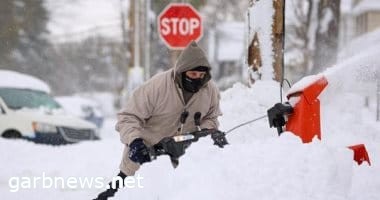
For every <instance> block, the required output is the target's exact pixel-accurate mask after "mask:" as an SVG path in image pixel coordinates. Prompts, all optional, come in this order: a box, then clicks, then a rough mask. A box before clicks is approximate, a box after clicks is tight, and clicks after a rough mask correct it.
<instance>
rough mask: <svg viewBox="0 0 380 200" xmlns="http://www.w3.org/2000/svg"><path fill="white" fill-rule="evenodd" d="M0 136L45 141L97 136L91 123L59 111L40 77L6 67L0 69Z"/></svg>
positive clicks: (96, 137) (76, 139)
mask: <svg viewBox="0 0 380 200" xmlns="http://www.w3.org/2000/svg"><path fill="white" fill-rule="evenodd" d="M0 135H1V136H2V137H4V138H24V139H27V140H31V141H34V142H36V143H47V144H65V143H75V142H79V141H83V140H94V139H98V138H99V137H98V134H97V129H96V126H95V125H94V124H92V123H89V122H88V121H85V120H83V119H80V118H78V117H76V116H73V115H68V114H66V113H65V112H64V111H63V109H62V107H61V106H60V104H59V103H58V102H57V101H55V100H54V98H52V97H51V96H50V87H49V86H48V85H47V84H46V83H44V82H43V81H42V80H39V79H37V78H35V77H33V76H30V75H26V74H21V73H18V72H14V71H8V70H0Z"/></svg>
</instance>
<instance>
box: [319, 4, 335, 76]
mask: <svg viewBox="0 0 380 200" xmlns="http://www.w3.org/2000/svg"><path fill="white" fill-rule="evenodd" d="M339 16H340V0H320V2H319V7H318V19H319V23H318V31H317V32H316V37H315V41H316V43H315V52H314V65H313V69H312V72H313V73H318V72H321V71H322V70H323V69H325V68H326V67H329V66H330V65H332V64H334V63H335V62H336V58H337V51H338V35H339Z"/></svg>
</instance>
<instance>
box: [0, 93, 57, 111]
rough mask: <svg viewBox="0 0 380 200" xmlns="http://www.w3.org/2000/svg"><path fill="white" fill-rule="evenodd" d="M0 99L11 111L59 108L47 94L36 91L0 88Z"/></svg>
mask: <svg viewBox="0 0 380 200" xmlns="http://www.w3.org/2000/svg"><path fill="white" fill-rule="evenodd" d="M0 97H1V98H2V99H3V100H4V102H5V104H6V105H7V106H8V107H9V108H10V109H13V110H17V109H21V108H32V109H34V108H35V109H38V108H40V107H43V108H48V109H58V108H61V106H60V105H59V104H58V103H57V102H56V101H55V100H54V99H53V98H51V97H50V96H49V95H48V94H47V93H45V92H41V91H36V90H30V89H15V88H0Z"/></svg>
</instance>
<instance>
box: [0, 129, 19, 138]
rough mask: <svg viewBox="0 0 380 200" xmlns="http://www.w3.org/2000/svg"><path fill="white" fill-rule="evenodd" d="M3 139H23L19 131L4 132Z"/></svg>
mask: <svg viewBox="0 0 380 200" xmlns="http://www.w3.org/2000/svg"><path fill="white" fill-rule="evenodd" d="M1 137H3V138H8V139H12V138H13V139H15V138H21V134H20V133H19V132H17V131H6V132H4V133H3V134H2V135H1Z"/></svg>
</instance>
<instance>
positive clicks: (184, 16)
mask: <svg viewBox="0 0 380 200" xmlns="http://www.w3.org/2000/svg"><path fill="white" fill-rule="evenodd" d="M158 32H159V35H160V37H161V39H162V40H163V41H164V42H165V44H166V45H167V46H168V47H169V48H171V49H183V48H185V47H186V46H187V45H188V44H189V43H190V42H191V41H192V40H195V41H198V40H199V39H200V38H201V37H202V34H203V31H202V18H201V16H200V14H199V13H198V12H197V11H196V10H195V9H194V8H193V6H191V5H190V4H185V3H171V4H169V5H168V6H167V7H166V8H165V9H164V11H162V12H161V13H160V15H159V16H158Z"/></svg>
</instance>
